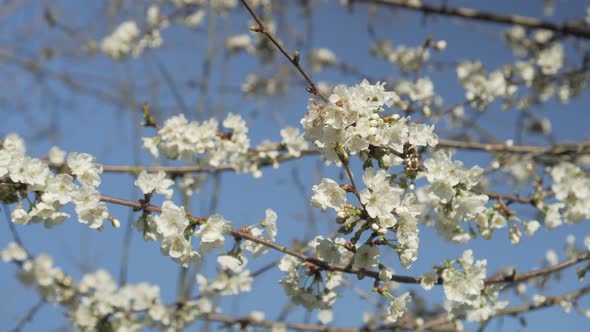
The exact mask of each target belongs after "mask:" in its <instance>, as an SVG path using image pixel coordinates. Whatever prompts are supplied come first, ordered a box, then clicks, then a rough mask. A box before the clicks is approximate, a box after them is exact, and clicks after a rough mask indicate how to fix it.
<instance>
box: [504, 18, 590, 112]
mask: <svg viewBox="0 0 590 332" xmlns="http://www.w3.org/2000/svg"><path fill="white" fill-rule="evenodd" d="M504 36H505V40H506V43H507V44H508V46H509V47H510V48H511V49H512V50H513V52H514V53H515V54H516V55H517V56H519V57H520V58H521V59H522V60H519V61H517V62H516V63H515V64H514V65H507V66H505V69H506V70H507V74H508V75H509V76H510V77H513V78H517V77H519V78H521V79H522V80H523V81H524V83H525V85H526V86H527V87H529V88H531V93H530V95H528V96H525V97H523V98H522V99H521V100H520V101H518V102H517V103H516V105H517V107H518V108H520V109H525V108H530V107H531V106H532V105H535V104H536V103H538V102H546V101H547V100H549V98H551V97H552V96H556V98H557V100H559V101H560V102H562V103H566V102H568V101H569V100H570V99H571V98H573V97H575V96H577V95H579V94H581V93H582V92H583V91H584V90H585V88H586V86H587V85H588V77H587V75H586V73H585V70H583V69H582V70H573V71H570V72H567V71H560V70H561V69H562V68H563V67H564V65H565V64H566V61H565V50H564V46H563V45H562V44H561V43H560V42H559V41H560V39H561V38H558V37H557V36H556V35H555V34H554V33H553V32H551V31H548V30H542V29H541V30H535V31H534V32H533V33H527V31H526V30H525V29H524V28H522V27H520V26H515V27H512V28H510V29H508V30H507V31H506V32H505V34H504ZM582 66H584V65H582ZM555 74H559V75H555Z"/></svg>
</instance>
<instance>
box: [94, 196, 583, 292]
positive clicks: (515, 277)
mask: <svg viewBox="0 0 590 332" xmlns="http://www.w3.org/2000/svg"><path fill="white" fill-rule="evenodd" d="M100 199H101V201H104V202H109V203H114V204H119V205H125V206H129V207H133V208H136V209H143V210H145V211H149V212H155V213H161V212H162V210H161V209H160V208H159V207H157V206H153V205H146V206H142V204H141V203H139V202H132V201H128V200H124V199H120V198H116V197H110V196H105V195H101V196H100ZM196 219H199V218H196ZM230 234H231V235H232V236H233V237H234V238H237V239H245V240H248V241H252V242H255V243H258V244H261V245H263V246H265V247H267V248H270V249H274V250H276V251H280V252H282V253H285V254H287V255H290V256H293V257H296V258H299V259H300V260H302V261H305V262H308V263H311V264H313V265H315V266H317V267H319V268H321V269H322V270H327V271H336V272H343V273H349V274H356V275H363V276H367V277H370V278H373V279H376V280H379V272H378V271H371V270H366V269H363V268H357V267H354V266H349V265H338V264H330V263H327V262H325V261H322V260H321V259H318V258H315V257H311V256H308V255H306V254H304V253H302V252H299V251H297V250H294V249H291V248H288V247H285V246H282V245H280V244H277V243H275V242H272V241H268V240H266V239H262V238H259V237H256V236H253V235H251V234H248V233H246V232H242V231H240V230H237V229H231V231H230ZM587 260H590V252H589V253H584V254H580V255H578V256H576V257H574V258H571V259H569V260H567V261H564V262H561V263H559V264H556V265H553V266H551V267H548V268H544V269H539V270H533V271H529V272H525V273H520V274H516V273H514V274H512V275H510V276H499V277H491V278H487V279H484V283H485V284H486V285H491V284H502V283H513V282H520V281H525V280H528V279H532V278H535V277H539V276H544V275H549V274H551V273H554V272H557V271H560V270H563V269H565V268H568V267H570V266H572V265H575V264H577V263H579V262H582V261H587ZM391 280H392V281H397V282H399V283H406V284H419V283H420V281H421V280H422V278H421V277H413V276H404V275H393V276H392V277H391ZM442 283H443V281H442V279H440V278H439V280H438V281H437V282H436V284H437V285H442Z"/></svg>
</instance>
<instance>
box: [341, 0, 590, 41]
mask: <svg viewBox="0 0 590 332" xmlns="http://www.w3.org/2000/svg"><path fill="white" fill-rule="evenodd" d="M354 1H358V2H366V3H372V4H378V5H384V6H389V7H396V8H402V9H407V10H413V11H418V12H422V13H424V14H433V15H442V16H449V17H458V18H462V19H469V20H475V21H482V22H489V23H497V24H509V25H520V26H523V27H526V28H531V29H545V30H550V31H553V32H556V33H559V34H563V35H568V36H573V37H578V38H583V39H590V30H589V29H586V28H584V27H583V26H582V25H579V24H575V23H573V22H572V23H567V22H566V23H562V24H558V23H553V22H548V21H543V20H540V19H537V18H534V17H527V16H520V15H502V14H495V13H489V12H484V11H479V10H475V9H471V8H463V7H455V8H452V7H447V6H444V5H443V6H435V5H429V4H423V3H420V2H416V1H407V0H353V1H351V2H354Z"/></svg>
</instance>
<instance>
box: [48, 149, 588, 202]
mask: <svg viewBox="0 0 590 332" xmlns="http://www.w3.org/2000/svg"><path fill="white" fill-rule="evenodd" d="M436 148H454V149H460V150H471V151H487V152H504V153H514V154H526V153H534V154H536V155H543V154H544V155H566V154H582V153H590V141H582V142H578V143H562V144H555V145H551V146H542V145H507V144H489V143H480V142H464V141H455V140H444V139H443V140H439V143H438V145H437V146H436ZM250 152H253V153H256V152H264V151H258V150H252V151H250ZM315 154H319V150H318V149H317V148H308V149H306V150H303V151H301V156H300V157H303V156H308V155H315ZM295 159H299V157H295V156H293V155H289V154H284V155H281V156H279V157H278V158H276V159H275V160H273V161H277V162H279V163H280V162H285V161H291V160H295ZM253 163H258V165H259V166H261V167H265V166H271V165H272V162H268V160H267V159H266V158H262V159H260V160H257V161H253ZM51 166H54V167H60V166H61V165H51ZM102 167H103V171H104V172H109V173H134V172H139V171H142V170H146V171H148V172H158V171H164V172H166V173H170V174H184V173H221V172H228V171H234V169H233V168H232V167H229V166H222V167H218V168H208V167H203V166H140V165H102ZM523 203H526V202H523Z"/></svg>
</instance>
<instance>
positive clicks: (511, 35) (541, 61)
mask: <svg viewBox="0 0 590 332" xmlns="http://www.w3.org/2000/svg"><path fill="white" fill-rule="evenodd" d="M554 37H555V36H554V34H553V32H551V31H549V30H542V29H541V30H536V31H535V32H534V33H533V34H532V36H529V35H528V34H527V32H526V30H525V29H524V28H523V27H521V26H514V27H512V28H510V29H508V30H506V32H505V34H504V38H505V40H506V43H507V44H508V46H509V47H510V48H512V50H513V51H514V53H515V54H517V55H519V56H521V57H530V58H533V59H534V62H535V64H536V65H537V66H538V68H539V69H540V70H541V73H542V74H545V75H550V74H555V73H557V71H558V70H559V69H561V67H562V66H563V63H564V60H565V52H564V49H563V45H561V44H560V43H559V42H557V41H556V39H555V38H554Z"/></svg>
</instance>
